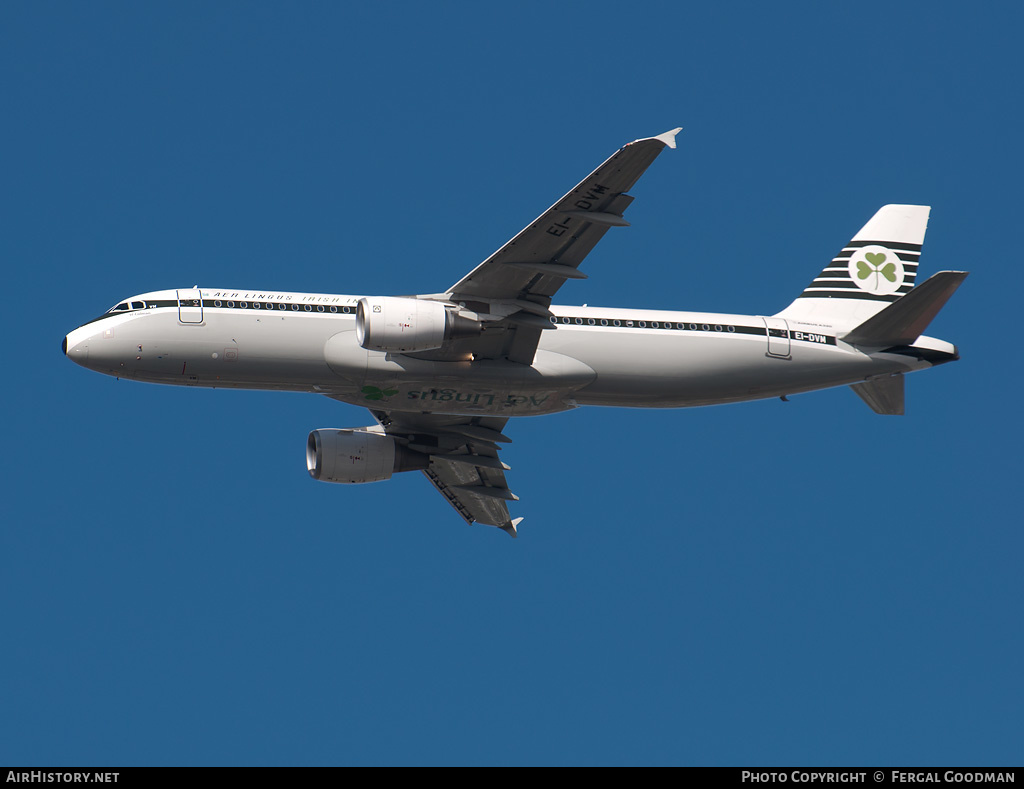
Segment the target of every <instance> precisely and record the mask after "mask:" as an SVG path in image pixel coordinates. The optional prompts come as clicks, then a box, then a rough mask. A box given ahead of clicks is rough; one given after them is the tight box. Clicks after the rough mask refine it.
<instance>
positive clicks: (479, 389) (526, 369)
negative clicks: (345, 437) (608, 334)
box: [324, 332, 595, 416]
mask: <svg viewBox="0 0 1024 789" xmlns="http://www.w3.org/2000/svg"><path fill="white" fill-rule="evenodd" d="M324 356H325V358H326V360H327V363H328V364H329V365H330V367H331V369H332V370H334V371H335V372H336V373H338V374H339V375H345V376H347V377H348V378H349V380H352V381H356V382H358V390H357V391H355V392H354V393H349V394H339V395H338V398H339V399H342V400H344V401H345V402H350V403H352V404H354V405H362V406H366V407H368V408H385V409H387V410H389V411H411V412H417V413H447V414H470V415H500V416H530V415H537V414H550V413H555V412H557V411H565V410H567V409H569V408H574V407H575V405H576V403H575V401H574V400H573V398H572V395H573V393H574V392H575V391H577V390H578V389H579V388H580V387H582V386H585V385H586V384H588V383H590V382H591V381H593V380H594V377H595V375H594V371H593V370H592V369H590V368H589V367H587V366H586V365H585V364H583V363H581V362H579V361H578V360H576V359H572V358H569V357H566V356H564V355H562V354H557V353H552V352H549V351H543V350H541V351H538V352H537V355H536V358H535V360H534V363H533V364H532V365H530V366H527V365H524V364H518V363H516V362H509V361H506V360H492V359H481V360H466V361H454V362H447V361H435V360H430V359H423V358H419V357H414V356H406V355H404V354H390V353H382V352H378V351H367V350H365V349H363V348H361V347H360V346H359V345H358V344H357V342H356V340H355V333H354V332H343V333H339V334H335V335H334V336H332V337H331V338H330V339H329V340H328V341H327V343H326V344H325V346H324Z"/></svg>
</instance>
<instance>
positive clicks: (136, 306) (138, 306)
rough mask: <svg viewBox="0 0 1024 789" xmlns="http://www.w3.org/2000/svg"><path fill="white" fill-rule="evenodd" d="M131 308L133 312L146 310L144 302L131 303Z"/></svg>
mask: <svg viewBox="0 0 1024 789" xmlns="http://www.w3.org/2000/svg"><path fill="white" fill-rule="evenodd" d="M131 308H132V309H133V310H144V309H146V302H144V301H133V302H132V303H131Z"/></svg>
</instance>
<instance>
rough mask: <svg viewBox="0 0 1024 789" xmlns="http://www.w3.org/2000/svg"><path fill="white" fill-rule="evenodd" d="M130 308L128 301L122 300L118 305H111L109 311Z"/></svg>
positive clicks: (120, 310) (122, 310) (123, 310)
mask: <svg viewBox="0 0 1024 789" xmlns="http://www.w3.org/2000/svg"><path fill="white" fill-rule="evenodd" d="M127 309H128V302H127V301H122V302H121V303H120V304H118V305H117V306H116V307H111V308H110V309H109V310H107V312H125V311H126V310H127Z"/></svg>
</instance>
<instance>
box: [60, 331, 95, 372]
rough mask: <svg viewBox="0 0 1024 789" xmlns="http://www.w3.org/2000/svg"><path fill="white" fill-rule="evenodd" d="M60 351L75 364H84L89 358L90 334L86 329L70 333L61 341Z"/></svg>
mask: <svg viewBox="0 0 1024 789" xmlns="http://www.w3.org/2000/svg"><path fill="white" fill-rule="evenodd" d="M60 349H61V351H62V352H63V353H64V355H65V356H67V357H68V358H69V359H70V360H71V361H73V362H75V364H84V363H85V361H86V359H88V358H89V333H88V331H86V330H84V329H81V328H79V329H75V330H74V331H73V332H69V333H68V334H67V335H66V336H65V337H64V339H63V340H62V341H61V344H60Z"/></svg>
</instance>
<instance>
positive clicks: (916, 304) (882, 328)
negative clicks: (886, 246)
mask: <svg viewBox="0 0 1024 789" xmlns="http://www.w3.org/2000/svg"><path fill="white" fill-rule="evenodd" d="M966 278H967V272H966V271H940V272H939V273H938V274H936V275H935V276H933V277H931V278H929V279H928V281H927V282H924V283H922V284H921V285H918V286H917V287H916V288H914V289H913V290H911V291H910V292H909V293H907V294H906V295H905V296H904V297H903V298H901V299H899V300H898V301H894V302H893V303H892V304H890V305H889V306H888V307H886V308H885V309H884V310H882V311H881V312H879V313H877V314H876V315H873V316H871V317H870V318H868V319H867V320H866V321H864V322H863V323H862V324H860V325H859V326H857V327H856V328H855V329H853V330H851V331H850V332H848V333H847V334H846V335H845V336H844V337H843V338H842V339H843V341H844V342H848V343H850V344H851V345H869V346H874V347H878V348H886V347H889V346H891V345H913V344H914V342H915V341H916V340H917V338H918V337H920V336H921V335H922V334H923V333H924V330H925V329H927V328H928V324H929V323H931V322H932V319H933V318H934V317H935V316H936V315H938V314H939V310H941V309H942V308H943V307H944V306H945V305H946V302H947V301H949V297H950V296H952V295H953V294H954V293H955V292H956V289H957V288H959V287H960V283H962V282H963V281H964V279H966ZM858 394H860V393H859V392H858ZM861 396H862V397H863V395H861ZM869 405H870V403H869Z"/></svg>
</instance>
